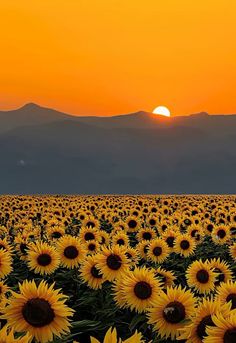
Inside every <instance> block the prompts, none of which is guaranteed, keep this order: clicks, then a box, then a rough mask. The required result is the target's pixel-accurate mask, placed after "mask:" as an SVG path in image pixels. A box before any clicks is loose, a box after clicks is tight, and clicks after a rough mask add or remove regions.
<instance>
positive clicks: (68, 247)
mask: <svg viewBox="0 0 236 343" xmlns="http://www.w3.org/2000/svg"><path fill="white" fill-rule="evenodd" d="M56 248H57V251H58V253H59V255H60V259H61V265H62V266H63V267H66V268H68V269H73V268H76V267H78V265H79V263H81V262H82V261H83V259H84V257H85V255H86V250H85V249H84V246H83V244H82V243H81V241H80V240H79V239H78V238H77V237H73V236H69V235H65V236H63V237H61V238H60V239H59V240H58V241H57V245H56Z"/></svg>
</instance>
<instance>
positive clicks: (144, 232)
mask: <svg viewBox="0 0 236 343" xmlns="http://www.w3.org/2000/svg"><path fill="white" fill-rule="evenodd" d="M156 236H157V234H156V232H155V230H154V229H151V228H145V229H141V230H139V231H138V233H137V235H136V238H137V239H138V241H139V242H140V241H142V240H144V241H150V240H152V239H154V238H156Z"/></svg>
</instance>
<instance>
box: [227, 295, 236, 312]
mask: <svg viewBox="0 0 236 343" xmlns="http://www.w3.org/2000/svg"><path fill="white" fill-rule="evenodd" d="M226 301H227V303H228V302H230V301H231V304H232V305H231V310H234V309H235V308H236V294H235V293H231V294H229V295H228V296H227V298H226Z"/></svg>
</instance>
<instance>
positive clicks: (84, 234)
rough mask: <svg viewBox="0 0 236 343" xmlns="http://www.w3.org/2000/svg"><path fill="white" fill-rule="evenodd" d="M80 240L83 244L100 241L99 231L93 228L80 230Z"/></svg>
mask: <svg viewBox="0 0 236 343" xmlns="http://www.w3.org/2000/svg"><path fill="white" fill-rule="evenodd" d="M79 239H80V240H81V242H83V243H85V242H88V241H94V240H96V241H99V233H98V230H97V229H94V228H92V227H83V228H81V230H80V233H79Z"/></svg>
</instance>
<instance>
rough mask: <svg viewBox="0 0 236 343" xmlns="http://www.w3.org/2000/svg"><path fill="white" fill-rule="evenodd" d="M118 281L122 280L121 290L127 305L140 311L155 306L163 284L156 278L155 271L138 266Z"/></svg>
mask: <svg viewBox="0 0 236 343" xmlns="http://www.w3.org/2000/svg"><path fill="white" fill-rule="evenodd" d="M118 282H121V284H120V286H121V292H122V295H123V299H124V302H126V305H127V306H128V307H129V308H130V309H131V310H135V311H137V312H139V313H141V312H145V311H147V308H148V307H152V306H154V304H155V301H156V300H157V298H158V296H159V293H160V290H161V284H160V282H159V280H157V278H155V274H154V271H153V270H149V269H147V268H146V267H143V268H137V267H136V268H135V269H134V270H133V271H129V272H128V273H127V274H126V275H125V277H124V278H123V279H122V280H120V281H118Z"/></svg>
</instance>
